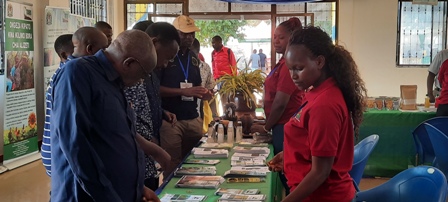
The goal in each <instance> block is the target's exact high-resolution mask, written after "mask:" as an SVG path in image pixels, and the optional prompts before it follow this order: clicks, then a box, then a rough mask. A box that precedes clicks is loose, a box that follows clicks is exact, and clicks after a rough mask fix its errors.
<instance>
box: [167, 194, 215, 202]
mask: <svg viewBox="0 0 448 202" xmlns="http://www.w3.org/2000/svg"><path fill="white" fill-rule="evenodd" d="M206 198H207V196H205V195H188V194H165V195H164V196H163V197H162V198H161V199H160V201H161V202H174V201H186V202H200V201H204V200H205V199H206Z"/></svg>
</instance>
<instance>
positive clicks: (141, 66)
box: [134, 58, 150, 77]
mask: <svg viewBox="0 0 448 202" xmlns="http://www.w3.org/2000/svg"><path fill="white" fill-rule="evenodd" d="M134 61H135V62H137V64H138V65H139V66H140V68H142V70H143V72H144V73H145V77H147V76H149V75H150V73H149V72H148V71H146V69H145V68H144V67H143V65H142V64H141V63H140V61H139V60H137V59H136V58H134Z"/></svg>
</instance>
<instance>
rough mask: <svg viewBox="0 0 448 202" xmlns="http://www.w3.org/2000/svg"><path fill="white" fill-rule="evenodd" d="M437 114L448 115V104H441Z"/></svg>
mask: <svg viewBox="0 0 448 202" xmlns="http://www.w3.org/2000/svg"><path fill="white" fill-rule="evenodd" d="M436 116H448V104H439V106H438V107H437V112H436Z"/></svg>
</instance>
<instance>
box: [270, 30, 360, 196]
mask: <svg viewBox="0 0 448 202" xmlns="http://www.w3.org/2000/svg"><path fill="white" fill-rule="evenodd" d="M285 58H286V65H287V66H288V68H289V71H290V73H291V77H292V79H293V81H294V83H295V84H296V86H297V87H298V88H299V89H302V90H305V89H310V90H308V91H307V92H306V93H305V97H304V100H303V104H302V105H301V106H300V107H297V108H298V110H297V114H296V115H294V117H292V118H291V119H290V120H289V122H288V123H287V124H286V125H285V143H284V152H282V153H279V154H277V155H276V156H275V157H274V159H273V160H272V161H270V162H269V164H270V168H271V169H273V170H276V171H279V170H282V169H283V171H284V173H285V176H286V178H287V179H288V185H289V187H290V188H291V193H290V194H289V195H288V196H287V197H286V198H285V199H284V200H283V202H288V201H294V202H297V201H319V202H325V201H338V202H344V201H346V202H349V201H351V200H352V199H353V198H354V194H355V188H354V187H353V183H352V180H351V177H350V175H349V173H348V172H349V171H350V170H351V168H352V164H353V150H354V146H353V145H354V137H355V134H354V133H356V134H357V132H358V130H359V125H360V124H361V119H362V115H363V109H364V105H363V100H364V97H365V95H366V89H365V87H364V82H363V81H362V79H361V78H360V76H359V73H358V69H357V66H356V63H355V62H354V61H353V58H352V57H351V55H350V53H349V52H348V51H347V50H345V49H344V48H343V47H341V46H335V45H333V42H332V40H331V38H330V37H329V36H328V34H326V33H325V32H324V31H323V30H321V29H320V28H316V27H305V28H303V29H301V30H297V31H295V32H294V33H293V34H292V36H291V39H290V40H289V45H288V49H287V51H286V56H285ZM310 87H312V88H310Z"/></svg>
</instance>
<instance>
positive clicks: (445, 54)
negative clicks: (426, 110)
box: [426, 49, 448, 103]
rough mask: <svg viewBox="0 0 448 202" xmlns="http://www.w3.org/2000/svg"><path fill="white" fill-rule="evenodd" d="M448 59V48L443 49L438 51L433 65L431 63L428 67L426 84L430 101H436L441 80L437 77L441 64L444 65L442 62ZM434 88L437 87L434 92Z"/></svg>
mask: <svg viewBox="0 0 448 202" xmlns="http://www.w3.org/2000/svg"><path fill="white" fill-rule="evenodd" d="M447 59H448V49H445V50H442V51H440V52H438V53H437V55H436V56H435V57H434V59H433V60H432V63H431V65H429V68H428V77H427V79H426V86H427V94H428V95H427V96H428V97H429V101H430V102H431V103H434V102H435V97H436V95H437V94H438V92H439V91H440V84H439V80H438V79H437V74H438V73H439V70H440V66H442V63H443V62H445V60H447ZM433 89H436V92H434V90H433Z"/></svg>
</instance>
